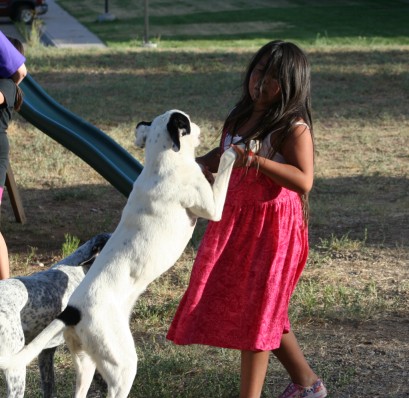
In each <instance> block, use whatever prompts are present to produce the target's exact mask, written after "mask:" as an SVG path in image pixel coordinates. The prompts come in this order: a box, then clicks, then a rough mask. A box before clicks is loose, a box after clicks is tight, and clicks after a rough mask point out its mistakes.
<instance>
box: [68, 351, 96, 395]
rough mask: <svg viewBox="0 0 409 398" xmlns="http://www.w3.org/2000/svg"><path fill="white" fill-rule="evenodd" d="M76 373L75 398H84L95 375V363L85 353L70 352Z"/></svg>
mask: <svg viewBox="0 0 409 398" xmlns="http://www.w3.org/2000/svg"><path fill="white" fill-rule="evenodd" d="M71 354H72V359H73V362H74V366H75V369H76V371H77V376H76V382H75V398H85V397H86V396H87V392H88V390H89V387H90V385H91V383H92V379H93V377H94V374H95V362H94V361H93V360H92V358H91V357H90V356H89V355H88V354H87V353H86V352H85V351H77V352H71Z"/></svg>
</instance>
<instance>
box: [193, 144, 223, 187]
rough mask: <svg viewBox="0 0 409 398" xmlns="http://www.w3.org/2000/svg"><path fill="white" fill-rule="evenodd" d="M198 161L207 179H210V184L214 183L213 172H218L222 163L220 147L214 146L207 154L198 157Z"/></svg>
mask: <svg viewBox="0 0 409 398" xmlns="http://www.w3.org/2000/svg"><path fill="white" fill-rule="evenodd" d="M196 162H197V163H198V164H199V165H200V167H201V169H202V172H203V174H204V176H205V177H206V179H207V181H209V183H210V184H213V182H214V176H213V173H216V172H217V170H218V168H219V163H220V148H219V147H217V148H214V149H212V150H211V151H210V152H208V153H207V154H206V155H203V156H199V157H197V158H196Z"/></svg>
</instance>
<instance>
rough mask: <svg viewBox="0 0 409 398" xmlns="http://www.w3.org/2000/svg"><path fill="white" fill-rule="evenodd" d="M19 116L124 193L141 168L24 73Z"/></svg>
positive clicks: (126, 194) (102, 133)
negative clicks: (22, 100) (22, 99)
mask: <svg viewBox="0 0 409 398" xmlns="http://www.w3.org/2000/svg"><path fill="white" fill-rule="evenodd" d="M20 87H21V89H22V90H23V92H24V102H23V105H22V107H21V109H20V112H19V113H20V114H21V116H23V117H24V119H26V120H27V121H28V122H29V123H31V124H33V125H34V126H35V127H37V128H38V129H39V130H41V131H42V132H43V133H45V134H47V135H48V136H50V137H51V138H53V139H54V140H55V141H57V142H58V143H60V144H61V145H63V146H64V147H66V148H67V149H68V150H69V151H71V152H73V153H74V154H75V155H77V156H78V157H80V158H81V159H82V160H84V161H85V162H86V163H88V164H89V165H90V166H91V167H92V168H93V169H95V170H96V171H97V172H98V173H99V174H101V176H102V177H104V178H105V179H106V180H107V181H108V182H109V183H111V184H112V185H113V186H114V187H115V188H116V189H117V190H118V191H120V192H121V193H122V194H124V195H125V196H128V195H129V194H130V193H131V190H132V185H133V183H134V181H135V180H136V178H137V177H138V176H139V174H140V173H141V171H142V168H143V167H142V165H141V164H140V163H139V162H138V161H137V160H136V159H135V158H134V157H133V156H132V155H131V154H130V153H129V152H127V151H126V150H125V149H124V148H123V147H122V146H120V145H119V144H118V143H117V142H116V141H114V140H113V139H112V138H110V137H109V136H108V135H106V134H105V133H104V132H102V131H101V130H99V129H98V128H97V127H95V126H93V125H92V124H90V123H88V122H87V121H85V120H83V119H81V118H80V117H79V116H77V115H76V114H74V113H72V112H71V111H69V110H68V109H66V108H64V107H63V106H62V105H60V104H59V103H58V102H57V101H55V100H54V99H53V98H52V97H51V96H49V95H48V94H47V93H46V92H45V91H44V90H43V89H42V87H41V86H40V85H39V84H38V83H37V82H36V81H35V80H34V79H33V77H32V76H30V75H27V76H26V77H25V79H24V80H23V81H22V82H21V83H20Z"/></svg>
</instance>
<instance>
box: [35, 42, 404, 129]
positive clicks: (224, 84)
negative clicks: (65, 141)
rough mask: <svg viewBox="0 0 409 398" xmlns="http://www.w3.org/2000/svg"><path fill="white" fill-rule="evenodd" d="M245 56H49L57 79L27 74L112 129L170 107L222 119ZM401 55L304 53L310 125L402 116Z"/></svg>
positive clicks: (38, 61) (38, 69) (38, 70)
mask: <svg viewBox="0 0 409 398" xmlns="http://www.w3.org/2000/svg"><path fill="white" fill-rule="evenodd" d="M253 51H254V49H249V53H233V52H228V53H221V52H200V53H194V52H183V51H181V52H174V51H173V52H168V51H158V52H156V51H150V52H145V51H144V52H140V51H135V52H134V51H132V50H130V51H109V52H98V53H95V54H92V53H91V54H89V53H87V54H70V53H68V54H67V53H64V54H62V53H61V55H59V54H58V53H52V58H53V63H55V64H56V68H55V70H58V71H59V72H50V71H49V70H47V71H46V72H45V71H42V67H43V65H44V62H45V61H46V60H45V59H44V58H43V57H42V56H39V57H34V58H33V59H32V61H31V66H30V67H31V70H32V71H33V72H32V74H33V76H34V77H35V79H36V80H37V81H38V82H39V83H40V84H41V85H42V86H43V88H44V89H45V90H46V91H47V92H48V93H49V94H50V95H52V96H53V97H55V99H56V100H57V101H59V102H61V103H62V104H65V106H67V107H68V108H69V109H70V110H72V111H73V112H75V113H78V114H79V115H81V116H82V117H84V118H85V119H87V120H90V121H91V122H98V123H101V122H102V123H106V124H112V123H115V122H118V121H123V120H129V119H130V118H133V117H137V116H138V115H144V116H155V115H156V114H159V113H162V112H163V111H164V110H167V109H171V108H179V109H185V110H186V111H187V112H188V113H190V114H192V115H198V116H199V117H201V118H215V117H216V118H220V119H223V118H224V117H225V116H226V114H227V112H228V111H229V109H230V108H231V106H233V102H234V101H235V99H236V98H237V97H238V96H239V95H240V91H241V88H240V82H241V77H242V73H243V71H244V68H245V67H246V65H247V63H248V61H249V58H250V57H251V55H252V53H253ZM407 56H408V53H407V51H398V50H388V51H370V52H369V51H368V52H363V51H331V52H313V53H311V54H310V56H309V57H310V62H311V64H312V83H313V93H312V97H313V110H314V114H315V119H316V120H322V121H330V120H332V119H335V118H339V117H346V118H356V119H361V120H362V121H365V120H366V121H368V122H369V121H371V120H373V119H376V118H378V117H379V116H388V117H390V118H393V119H396V118H399V119H402V118H404V117H406V114H407V109H406V108H407V107H406V99H407V91H408V90H409V73H408V72H407V70H406V68H404V65H406V60H407ZM72 65H76V68H75V69H73V68H72ZM96 93H97V95H95V94H96ZM91 98H92V101H91V100H90V99H91ZM107 109H115V112H113V111H112V112H107Z"/></svg>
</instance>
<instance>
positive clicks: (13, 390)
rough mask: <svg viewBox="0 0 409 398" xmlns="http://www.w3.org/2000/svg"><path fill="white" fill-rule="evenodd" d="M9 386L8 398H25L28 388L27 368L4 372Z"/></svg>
mask: <svg viewBox="0 0 409 398" xmlns="http://www.w3.org/2000/svg"><path fill="white" fill-rule="evenodd" d="M4 376H5V378H6V384H7V398H23V397H24V391H25V388H26V367H25V366H24V367H21V368H18V369H7V370H5V371H4Z"/></svg>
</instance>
